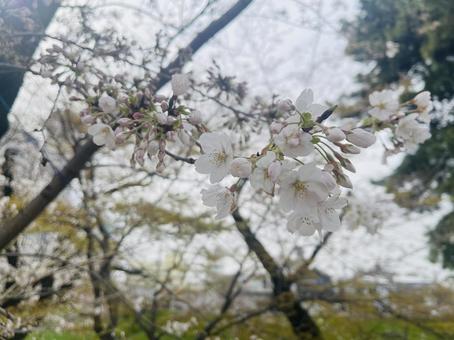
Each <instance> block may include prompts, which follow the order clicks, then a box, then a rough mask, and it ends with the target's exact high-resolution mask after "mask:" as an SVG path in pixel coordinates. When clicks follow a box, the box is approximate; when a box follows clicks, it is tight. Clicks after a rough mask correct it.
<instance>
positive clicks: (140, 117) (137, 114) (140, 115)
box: [132, 112, 143, 119]
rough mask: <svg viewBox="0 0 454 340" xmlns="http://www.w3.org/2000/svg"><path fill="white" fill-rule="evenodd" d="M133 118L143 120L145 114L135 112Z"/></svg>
mask: <svg viewBox="0 0 454 340" xmlns="http://www.w3.org/2000/svg"><path fill="white" fill-rule="evenodd" d="M132 118H134V119H142V118H143V113H142V112H134V113H133V114H132Z"/></svg>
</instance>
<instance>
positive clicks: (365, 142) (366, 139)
mask: <svg viewBox="0 0 454 340" xmlns="http://www.w3.org/2000/svg"><path fill="white" fill-rule="evenodd" d="M347 140H348V141H349V142H350V143H352V144H354V145H356V146H359V147H360V148H368V147H369V146H371V145H372V144H374V143H375V141H376V140H377V137H375V135H374V134H373V133H370V132H368V131H366V130H364V129H359V128H358V129H353V130H351V131H350V133H349V134H347Z"/></svg>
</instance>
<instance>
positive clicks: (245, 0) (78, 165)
mask: <svg viewBox="0 0 454 340" xmlns="http://www.w3.org/2000/svg"><path fill="white" fill-rule="evenodd" d="M252 1H253V0H238V1H237V2H236V3H235V5H233V6H232V7H231V8H230V9H229V10H228V11H227V12H225V13H224V14H223V15H222V16H221V17H220V18H219V19H217V20H215V21H213V22H212V23H211V24H209V25H208V26H207V27H206V28H205V29H204V30H203V31H201V32H200V33H199V34H197V36H196V37H195V38H194V39H193V40H192V41H191V43H190V44H189V45H188V46H187V48H185V49H184V50H185V51H189V53H190V54H191V55H192V54H194V53H196V52H197V51H198V50H199V49H200V48H201V47H202V46H203V45H204V44H205V43H207V42H208V41H209V40H210V39H211V38H212V37H213V36H215V35H216V34H217V33H218V32H219V31H221V30H222V29H223V28H224V27H226V26H227V25H228V24H229V23H231V22H232V21H233V20H234V19H235V18H236V17H237V16H238V15H239V14H240V13H241V12H242V11H243V10H244V9H246V7H248V6H249V5H250V4H251V3H252ZM186 62H187V60H185V59H184V58H181V54H180V55H179V56H178V57H177V58H175V60H174V61H172V62H171V63H170V64H169V65H168V66H167V67H165V68H163V69H162V70H161V71H160V72H159V74H158V75H157V77H156V82H155V89H156V90H159V89H160V88H162V87H163V86H164V85H165V84H166V83H167V82H168V81H169V80H170V77H171V72H173V71H177V70H179V69H181V68H182V67H183V66H184V65H185V63H186ZM98 149H99V147H98V146H96V145H95V144H94V143H93V142H92V141H91V140H89V141H88V142H87V143H85V144H84V145H83V146H82V147H81V148H80V149H79V150H78V151H77V152H76V154H75V155H74V157H73V158H72V159H71V160H70V161H69V162H68V164H67V165H66V166H65V167H64V168H63V170H62V171H61V172H59V173H57V174H56V175H55V176H54V177H53V179H52V180H51V182H50V183H49V184H48V185H47V186H46V187H45V188H44V189H43V190H42V191H41V192H40V193H39V194H38V196H36V197H35V198H34V199H33V200H32V201H31V202H30V203H29V204H28V205H27V206H26V207H25V208H24V209H22V211H21V212H20V213H19V214H18V215H17V216H16V217H14V218H13V219H12V220H10V221H8V222H6V223H5V224H4V225H3V226H2V227H1V228H0V250H2V249H4V248H5V246H6V245H7V244H8V243H9V242H10V241H12V240H13V239H15V238H16V237H17V235H19V234H20V233H21V232H22V231H23V230H24V229H25V228H26V227H27V226H28V225H29V224H30V223H31V222H32V221H33V220H34V219H35V218H37V217H38V216H39V215H40V214H41V212H42V211H43V210H44V209H45V208H46V207H47V205H48V204H49V203H51V202H52V201H53V200H54V199H55V198H56V197H57V196H58V195H59V194H60V192H61V191H63V189H64V188H65V187H66V186H67V185H68V184H69V183H70V182H71V181H72V180H73V179H74V178H75V177H77V176H78V174H79V172H80V171H81V170H82V169H83V167H84V166H85V163H86V162H87V161H88V160H90V159H91V157H92V156H93V155H94V154H95V152H96V151H97V150H98Z"/></svg>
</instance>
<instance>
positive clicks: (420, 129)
mask: <svg viewBox="0 0 454 340" xmlns="http://www.w3.org/2000/svg"><path fill="white" fill-rule="evenodd" d="M417 118H418V114H417V113H412V114H410V115H408V116H405V117H403V118H401V119H400V120H399V124H398V125H397V128H396V137H398V138H400V139H402V141H403V143H404V146H405V148H406V149H407V150H408V151H409V152H410V153H413V152H415V151H416V149H417V148H418V145H419V144H421V143H423V142H424V141H426V140H427V139H429V138H430V136H431V134H430V129H429V125H428V124H422V123H419V122H418V121H417Z"/></svg>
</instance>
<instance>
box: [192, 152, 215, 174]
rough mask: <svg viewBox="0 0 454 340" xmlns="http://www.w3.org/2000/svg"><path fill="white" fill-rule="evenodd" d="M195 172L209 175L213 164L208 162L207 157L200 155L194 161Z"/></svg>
mask: <svg viewBox="0 0 454 340" xmlns="http://www.w3.org/2000/svg"><path fill="white" fill-rule="evenodd" d="M194 165H195V170H196V171H197V172H199V173H201V174H209V173H210V172H211V171H212V169H213V167H214V166H213V163H211V161H210V156H209V155H200V157H199V158H198V159H197V160H196V161H195V163H194Z"/></svg>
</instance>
